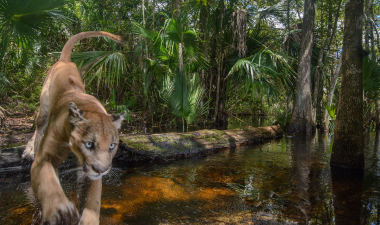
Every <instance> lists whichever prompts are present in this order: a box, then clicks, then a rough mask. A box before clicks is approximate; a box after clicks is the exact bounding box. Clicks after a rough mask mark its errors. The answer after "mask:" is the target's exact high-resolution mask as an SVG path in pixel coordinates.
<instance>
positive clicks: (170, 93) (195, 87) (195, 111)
mask: <svg viewBox="0 0 380 225" xmlns="http://www.w3.org/2000/svg"><path fill="white" fill-rule="evenodd" d="M161 93H162V94H161V97H162V99H163V100H164V101H165V102H167V104H168V105H169V106H170V109H171V112H172V113H173V114H174V115H176V116H177V117H180V118H182V119H185V120H186V122H187V124H191V123H193V122H194V121H195V119H196V118H197V117H198V116H202V115H204V114H205V113H207V111H208V108H209V103H210V102H209V101H207V102H206V103H204V104H203V105H202V104H201V102H202V98H203V94H204V89H202V88H201V87H200V85H199V76H198V74H193V75H188V76H186V75H185V74H183V73H180V72H177V73H176V76H175V78H174V81H171V80H170V78H166V79H165V80H164V82H163V90H162V92H161ZM183 130H184V128H183Z"/></svg>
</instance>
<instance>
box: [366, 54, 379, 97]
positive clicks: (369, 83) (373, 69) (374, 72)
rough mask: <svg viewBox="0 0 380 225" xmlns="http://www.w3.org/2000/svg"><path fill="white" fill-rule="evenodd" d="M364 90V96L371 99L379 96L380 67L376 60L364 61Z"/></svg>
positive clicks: (367, 59)
mask: <svg viewBox="0 0 380 225" xmlns="http://www.w3.org/2000/svg"><path fill="white" fill-rule="evenodd" d="M363 88H364V94H365V95H366V96H367V97H369V98H370V99H374V98H376V97H377V96H378V95H379V91H380V66H379V65H378V64H377V62H376V60H374V59H369V57H368V56H367V57H365V58H364V59H363Z"/></svg>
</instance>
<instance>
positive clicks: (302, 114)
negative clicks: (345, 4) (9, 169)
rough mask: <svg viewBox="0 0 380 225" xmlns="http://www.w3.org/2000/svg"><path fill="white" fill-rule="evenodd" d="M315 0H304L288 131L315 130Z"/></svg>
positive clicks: (303, 131) (309, 131)
mask: <svg viewBox="0 0 380 225" xmlns="http://www.w3.org/2000/svg"><path fill="white" fill-rule="evenodd" d="M315 1H316V0H306V1H305V9H304V18H303V24H302V39H301V51H300V57H299V64H298V81H297V88H296V96H295V100H294V108H293V113H292V118H291V120H290V125H289V129H288V132H289V133H297V132H300V133H311V132H312V131H313V130H315V121H314V120H313V116H312V112H313V110H312V105H311V87H310V85H311V73H310V72H311V55H312V50H313V27H314V17H315Z"/></svg>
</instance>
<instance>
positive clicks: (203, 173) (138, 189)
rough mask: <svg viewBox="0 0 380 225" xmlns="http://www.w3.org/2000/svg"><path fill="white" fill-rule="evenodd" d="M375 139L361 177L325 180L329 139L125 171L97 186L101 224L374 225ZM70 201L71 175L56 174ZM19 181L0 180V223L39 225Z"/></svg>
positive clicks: (25, 184)
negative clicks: (99, 188)
mask: <svg viewBox="0 0 380 225" xmlns="http://www.w3.org/2000/svg"><path fill="white" fill-rule="evenodd" d="M378 143H379V137H377V139H376V137H375V135H374V134H370V136H368V137H366V144H367V147H366V150H365V151H366V168H365V172H364V176H354V174H349V176H348V178H347V177H344V176H333V179H332V176H331V169H330V166H329V157H330V149H331V148H330V138H329V136H328V135H316V136H314V137H309V138H305V137H292V138H290V137H284V138H283V139H281V140H276V141H272V142H269V143H265V144H262V145H259V146H254V147H250V148H245V149H237V150H231V151H230V150H229V151H225V152H220V153H217V154H213V155H209V156H207V157H203V158H193V159H187V160H180V161H174V162H170V163H165V164H154V165H141V166H139V167H135V168H127V167H122V166H120V165H117V166H116V167H117V169H114V170H113V172H114V173H115V174H116V175H113V176H107V177H106V178H105V179H104V180H103V193H102V204H101V205H102V208H101V221H100V224H104V225H105V224H339V225H346V224H379V214H380V211H378V209H379V208H380V201H379V198H380V192H379V191H380V185H379V184H380V161H379V158H380V156H379V144H378ZM60 176H61V179H62V181H61V182H62V185H63V186H64V189H65V191H66V194H67V195H68V196H69V198H70V199H71V200H73V201H76V191H75V187H76V185H75V180H76V175H75V172H63V173H61V174H60ZM39 218H40V211H39V208H38V204H37V203H36V201H35V199H34V197H33V193H32V190H31V187H30V178H29V177H27V176H26V175H20V176H14V177H9V178H1V179H0V224H38V221H39Z"/></svg>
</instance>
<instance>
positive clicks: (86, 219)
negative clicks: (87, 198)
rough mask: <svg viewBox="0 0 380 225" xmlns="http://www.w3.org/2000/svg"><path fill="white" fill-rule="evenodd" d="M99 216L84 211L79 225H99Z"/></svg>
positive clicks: (92, 212) (91, 211)
mask: <svg viewBox="0 0 380 225" xmlns="http://www.w3.org/2000/svg"><path fill="white" fill-rule="evenodd" d="M98 224H99V214H98V213H96V212H95V211H93V210H90V209H84V210H83V213H82V217H81V218H80V221H79V225H98Z"/></svg>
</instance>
